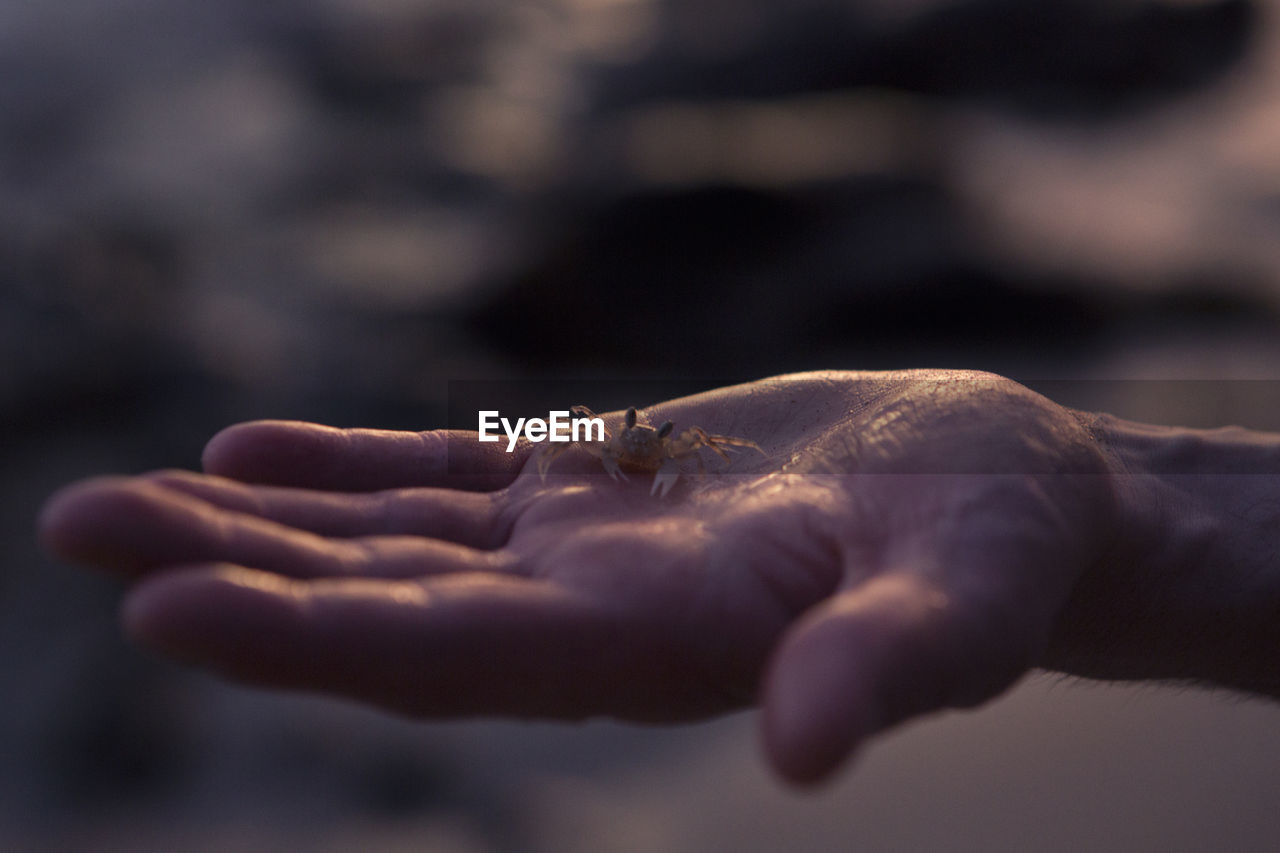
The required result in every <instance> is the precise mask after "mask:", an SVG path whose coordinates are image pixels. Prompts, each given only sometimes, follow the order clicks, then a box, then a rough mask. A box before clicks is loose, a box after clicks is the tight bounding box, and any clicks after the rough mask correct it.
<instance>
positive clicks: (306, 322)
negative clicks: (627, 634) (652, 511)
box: [0, 0, 1280, 853]
mask: <svg viewBox="0 0 1280 853" xmlns="http://www.w3.org/2000/svg"><path fill="white" fill-rule="evenodd" d="M1278 12H1280V3H1278V2H1276V0H1216V2H1201V0H1163V2H1152V0H1037V1H1036V2H1032V1H1031V0H861V2H856V0H787V1H786V2H782V0H776V2H758V3H740V2H738V3H735V2H727V0H679V2H677V0H524V2H510V0H508V2H495V0H309V2H305V3H304V2H299V0H281V2H276V3H270V4H264V3H257V2H248V1H247V0H224V2H221V3H200V2H196V0H62V2H58V3H30V2H23V0H0V501H2V502H3V504H2V505H3V512H2V513H0V536H3V539H2V540H0V541H2V543H3V545H4V548H5V554H6V559H5V562H4V568H3V573H2V574H0V649H2V650H3V653H2V654H0V697H3V702H0V755H2V756H3V760H0V848H4V849H67V848H68V846H70V847H73V848H80V849H122V850H124V849H130V850H132V849H163V848H167V849H174V848H180V849H188V850H198V849H211V850H221V849H230V848H233V847H234V848H236V849H272V848H277V847H281V846H284V845H286V844H288V845H290V846H298V845H299V844H301V845H305V846H307V847H310V848H313V849H333V850H344V849H355V848H358V847H359V848H370V847H373V848H376V849H398V848H401V847H403V848H405V849H415V850H422V849H428V850H442V851H466V852H467V853H470V851H506V850H514V851H534V853H538V851H570V853H572V851H596V850H605V849H607V850H625V851H648V850H672V851H703V850H717V849H718V850H730V849H732V850H741V851H754V850H774V849H779V848H781V847H784V846H785V847H786V848H787V849H790V850H815V851H817V850H830V849H835V848H837V847H839V848H848V849H860V850H930V849H946V850H951V851H962V850H974V851H978V850H982V851H990V850H1010V851H1012V850H1025V849H1038V850H1049V851H1052V850H1062V851H1068V850H1080V849H1090V850H1107V851H1111V850H1114V851H1122V850H1123V851H1135V850H1137V851H1143V850H1151V851H1156V850H1159V851H1173V850H1205V849H1231V850H1259V851H1261V850H1271V849H1274V845H1275V841H1276V839H1277V838H1280V812H1277V810H1276V808H1275V802H1276V795H1277V791H1278V788H1277V782H1276V768H1277V767H1280V725H1277V724H1278V723H1280V714H1278V713H1277V709H1276V707H1275V706H1273V705H1266V704H1263V703H1259V702H1256V701H1252V700H1246V699H1242V698H1240V697H1235V696H1227V695H1221V694H1210V693H1205V692H1198V691H1187V690H1177V691H1175V690H1169V689H1164V688H1157V687H1153V686H1136V687H1115V686H1099V685H1088V684H1081V683H1077V682H1073V681H1067V680H1063V679H1060V678H1058V677H1056V676H1052V675H1039V676H1033V677H1032V678H1030V679H1028V681H1026V682H1025V683H1024V684H1023V685H1022V686H1021V687H1019V688H1018V689H1016V690H1015V691H1013V692H1012V693H1011V694H1009V695H1008V696H1007V697H1005V698H1004V699H1002V700H1000V701H998V702H996V703H994V704H992V705H991V706H989V707H987V708H985V709H982V710H981V711H979V712H977V713H966V714H952V715H945V716H942V717H938V718H934V719H931V720H928V721H925V722H921V723H918V724H916V725H913V726H910V727H908V728H907V729H905V730H904V731H902V732H899V733H897V734H894V735H892V736H890V737H888V738H885V739H884V740H882V741H880V742H877V743H876V744H875V745H873V746H872V747H871V748H870V749H869V750H867V751H866V752H865V753H864V755H863V756H862V759H861V763H860V764H859V766H858V767H857V769H856V770H855V771H854V772H852V773H846V774H845V775H844V776H843V777H841V779H840V780H839V781H838V782H837V783H836V784H835V785H833V786H832V787H831V788H830V789H829V790H826V791H824V792H822V793H820V794H818V795H816V796H814V795H806V796H797V795H795V794H793V793H790V792H788V791H786V790H783V789H782V788H781V787H780V786H779V785H778V784H776V783H775V782H774V781H773V780H772V779H771V778H770V777H769V776H768V774H767V773H766V772H765V770H764V768H763V766H762V764H761V761H760V757H759V752H758V748H757V745H756V740H755V732H754V723H755V720H754V717H753V715H750V714H742V715H737V716H733V717H730V718H727V719H722V720H718V721H714V722H711V723H708V724H705V725H700V726H689V727H683V728H673V729H646V728H639V727H625V726H616V725H611V724H606V723H593V724H590V725H586V726H556V725H542V724H539V725H532V724H523V723H510V722H505V723H488V722H469V723H458V724H447V725H443V724H442V725H417V724H411V723H408V722H405V721H400V720H395V719H391V718H389V717H386V716H383V715H380V714H377V713H375V712H372V711H368V710H365V709H361V708H357V707H353V706H351V705H348V704H344V703H340V702H335V701H331V700H323V699H316V698H303V697H294V696H278V695H270V694H265V693H260V692H254V691H249V690H244V689H240V688H235V687H231V686H228V685H225V684H222V683H220V682H217V681H216V680H214V679H212V678H210V677H207V676H204V675H201V674H197V673H192V672H187V671H184V670H181V669H179V668H177V667H174V666H171V665H168V664H166V663H162V662H160V661H157V660H155V659H153V658H150V657H147V656H144V655H143V654H141V653H139V652H137V651H135V650H133V649H131V648H129V647H127V646H126V645H125V644H124V642H123V641H122V639H121V638H120V636H119V631H118V628H117V626H116V623H115V606H116V602H117V601H118V598H119V589H118V588H117V586H116V585H115V584H114V583H113V582H111V581H109V580H106V579H102V578H97V577H94V576H90V575H86V574H81V573H79V572H77V571H75V570H72V569H70V568H67V567H64V566H61V565H57V564H54V563H52V562H51V561H49V560H48V559H47V558H45V557H43V556H42V555H41V554H39V553H38V552H37V549H36V547H35V544H34V541H33V536H32V527H33V521H34V517H35V513H36V510H37V508H38V506H39V504H40V502H41V501H42V500H43V499H44V498H45V497H46V496H47V495H48V494H49V493H50V492H51V491H52V490H54V489H55V488H56V487H58V486H60V485H62V484H64V483H66V482H68V481H71V480H73V479H76V478H79V477H83V476H88V475H93V474H97V473H104V472H137V471H142V470H146V469H150V468H155V467H169V466H181V467H196V466H198V461H199V451H200V448H201V446H202V444H203V442H204V440H205V439H206V438H208V437H209V436H210V435H211V434H212V433H214V432H215V431H216V430H218V429H219V428H221V427H222V426H224V425H226V424H228V423H231V422H234V421H238V420H245V419H252V418H265V417H272V418H301V419H308V420H316V421H322V422H327V423H334V424H338V425H343V426H356V425H363V426H381V427H394V428H410V429H424V428H430V427H434V426H438V425H440V424H441V423H443V420H444V418H445V416H446V411H447V404H448V400H447V396H448V391H447V388H448V382H449V381H451V380H477V379H502V380H507V381H510V380H521V379H534V378H548V377H551V378H555V377H566V376H573V377H580V378H596V379H617V380H619V381H621V380H630V379H638V378H644V379H648V380H657V381H658V382H660V383H661V382H665V381H669V382H672V383H673V384H674V383H676V382H677V381H683V382H684V383H685V384H683V385H681V390H684V389H686V388H687V384H688V381H690V380H692V381H694V382H696V381H698V380H699V379H704V378H706V377H716V378H717V379H732V378H754V377H760V376H766V375H770V374H775V373H780V372H785V371H789V370H802V369H814V368H837V367H839V368H899V367H974V368H985V369H990V370H996V371H999V372H1002V373H1005V374H1007V375H1011V376H1013V377H1015V378H1019V379H1021V380H1023V381H1026V382H1027V383H1028V384H1030V385H1032V386H1033V387H1035V386H1036V385H1037V383H1047V384H1046V385H1045V386H1044V387H1046V388H1047V387H1050V386H1051V387H1052V388H1053V389H1055V390H1054V391H1053V392H1052V393H1053V394H1054V396H1055V397H1056V398H1057V399H1059V400H1060V401H1061V402H1064V403H1067V404H1069V405H1074V406H1078V407H1083V408H1091V409H1103V410H1109V411H1112V412H1114V413H1116V414H1119V415H1122V416H1126V417H1130V418H1134V419H1140V420H1149V421H1155V422H1165V423H1183V424H1187V425H1193V426H1211V425H1219V424H1225V423H1239V424H1243V425H1246V426H1251V427H1255V428H1260V429H1272V430H1280V394H1278V393H1277V388H1280V383H1276V382H1274V381H1268V380H1280V319H1278V318H1280V22H1278V21H1277V13H1278ZM1061 380H1067V382H1066V383H1063V382H1061ZM1119 380H1124V381H1119ZM565 402H566V403H570V402H579V401H572V400H571V401H565ZM637 402H640V401H637ZM644 402H652V401H644Z"/></svg>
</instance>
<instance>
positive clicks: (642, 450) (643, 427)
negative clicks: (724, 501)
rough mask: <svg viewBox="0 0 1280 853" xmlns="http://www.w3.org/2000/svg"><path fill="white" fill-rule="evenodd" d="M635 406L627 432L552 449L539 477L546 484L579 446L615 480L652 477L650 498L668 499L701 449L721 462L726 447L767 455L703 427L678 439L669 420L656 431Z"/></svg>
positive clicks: (581, 411) (584, 411)
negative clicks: (554, 467) (555, 465)
mask: <svg viewBox="0 0 1280 853" xmlns="http://www.w3.org/2000/svg"><path fill="white" fill-rule="evenodd" d="M569 411H570V412H571V413H572V415H573V417H574V419H578V418H594V417H596V414H595V413H594V412H592V411H591V410H590V409H588V408H587V407H586V406H573V407H571V408H570V410H569ZM639 420H640V418H639V415H637V413H636V410H635V407H634V406H633V407H632V408H630V409H627V413H626V415H625V417H624V419H623V423H624V426H623V429H622V432H620V433H618V434H617V435H612V434H611V433H610V432H609V430H608V428H607V427H606V428H605V430H604V440H603V441H581V440H580V441H576V442H564V443H558V444H551V445H548V446H547V447H546V448H545V449H544V450H543V451H542V453H541V455H539V457H538V463H537V464H538V474H539V475H540V476H541V477H542V479H543V481H544V482H545V481H546V479H547V471H548V470H550V468H551V463H552V462H553V461H554V460H555V458H556V457H557V456H559V455H560V454H561V453H564V451H566V450H568V449H569V447H571V446H572V445H574V444H577V445H578V446H579V447H581V448H582V449H583V450H586V451H587V452H588V453H590V454H591V455H592V456H595V457H596V458H597V459H599V460H600V462H601V463H602V464H603V465H604V470H605V471H606V472H608V474H609V476H610V477H612V478H613V479H615V480H617V479H622V480H626V479H627V472H631V473H633V474H635V473H652V474H654V478H653V488H652V489H650V490H649V494H651V495H652V494H655V493H656V494H657V495H658V496H659V497H666V496H667V492H669V491H671V487H672V486H674V485H675V484H676V481H677V480H678V479H680V460H682V459H687V458H689V457H691V456H692V457H695V458H698V457H697V453H698V451H699V450H701V449H702V448H704V447H706V448H710V449H711V450H712V451H714V452H715V453H716V454H717V455H718V456H720V458H722V459H726V460H727V459H728V458H729V454H727V453H725V448H729V447H749V448H751V449H752V450H755V451H757V452H759V453H761V454H763V453H764V450H762V449H761V448H760V445H758V444H756V443H755V442H754V441H751V440H750V439H746V438H735V437H734V436H731V435H711V434H708V433H707V432H706V430H704V429H702V428H701V427H696V426H694V427H689V428H688V429H686V430H685V431H684V432H682V433H680V434H679V435H673V434H672V433H673V431H674V430H675V424H673V423H672V422H671V421H665V422H664V423H663V424H662V425H661V426H659V427H657V428H654V427H651V426H649V425H647V424H643V423H640V422H639ZM698 469H699V470H700V471H701V470H702V460H701V459H700V458H698Z"/></svg>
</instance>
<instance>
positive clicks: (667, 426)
mask: <svg viewBox="0 0 1280 853" xmlns="http://www.w3.org/2000/svg"><path fill="white" fill-rule="evenodd" d="M675 426H676V425H675V424H673V423H672V422H671V421H666V422H664V423H663V424H662V426H660V427H658V438H666V437H667V436H669V435H671V430H673V429H675Z"/></svg>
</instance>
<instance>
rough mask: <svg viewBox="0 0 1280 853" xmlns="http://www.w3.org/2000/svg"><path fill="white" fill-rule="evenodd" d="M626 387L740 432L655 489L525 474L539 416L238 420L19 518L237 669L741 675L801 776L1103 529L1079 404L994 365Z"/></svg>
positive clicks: (409, 679)
mask: <svg viewBox="0 0 1280 853" xmlns="http://www.w3.org/2000/svg"><path fill="white" fill-rule="evenodd" d="M576 402H587V401H566V403H576ZM637 402H640V401H637ZM645 414H646V415H647V416H648V417H649V419H650V422H651V423H655V424H656V423H659V422H661V421H664V420H668V419H669V420H672V421H674V422H675V423H676V426H677V429H682V428H685V427H688V426H693V425H698V426H701V427H703V428H705V429H706V430H707V431H708V432H712V433H722V434H729V435H735V436H740V437H743V438H748V439H751V440H754V441H755V442H757V443H758V444H759V445H760V446H761V447H762V448H763V450H764V454H757V453H754V452H742V453H738V454H735V455H734V457H733V462H732V464H731V465H725V464H724V463H722V462H720V461H719V460H717V459H716V458H715V457H714V456H712V455H711V454H710V453H709V452H706V455H707V456H708V457H709V459H708V463H709V464H708V469H709V472H708V473H706V474H703V475H699V474H696V473H693V472H692V467H693V466H690V468H691V470H690V473H689V474H688V475H687V476H682V477H681V479H680V481H679V483H678V484H677V485H676V487H675V489H674V490H672V492H671V493H670V494H669V495H668V496H667V497H666V498H657V497H653V496H651V495H650V486H651V482H650V479H651V478H648V477H634V476H633V477H632V478H631V480H630V481H629V482H617V481H614V480H612V479H610V478H609V477H607V476H605V475H604V473H603V470H602V468H601V465H600V462H599V461H598V460H596V459H594V458H592V457H591V456H589V455H588V454H586V453H582V452H580V451H570V452H568V453H565V454H563V455H561V456H560V457H558V458H557V459H556V462H555V465H554V466H553V468H552V473H551V474H550V475H549V476H548V477H547V478H546V479H545V480H544V479H543V478H541V477H540V476H539V475H538V471H537V465H536V459H535V454H536V449H535V448H533V447H531V446H530V445H528V444H524V445H522V446H521V447H519V448H517V450H516V451H515V452H514V453H511V454H508V453H506V452H505V449H504V447H503V446H501V445H498V444H480V443H478V442H477V441H476V437H475V434H474V433H460V432H444V431H436V432H428V433H399V432H385V431H374V430H335V429H332V428H328V427H321V426H318V425H314V424H302V423H287V422H256V423H249V424H242V425H239V426H236V427H232V428H230V429H229V430H226V431H224V432H223V433H221V434H220V435H218V436H217V437H215V439H214V440H213V441H212V442H210V445H209V447H208V449H207V450H206V454H205V468H206V471H207V472H208V473H207V474H204V475H201V474H195V473H188V472H177V471H169V472H160V473H157V474H151V475H146V476H142V477H133V478H103V479H98V480H92V481H88V482H86V483H82V484H78V485H76V486H72V487H70V488H68V489H67V490H64V491H63V492H62V493H60V494H59V495H57V496H55V497H54V498H53V499H52V500H51V501H50V503H49V505H48V506H47V507H46V510H45V513H44V516H43V519H42V536H43V538H44V540H45V542H46V544H47V545H48V547H50V549H51V550H53V551H54V552H55V553H58V554H59V555H61V556H64V557H65V558H67V559H71V560H76V561H79V562H85V563H89V564H93V565H97V566H101V567H103V568H106V569H108V570H111V571H114V572H117V573H120V574H122V575H125V576H127V577H129V578H131V579H137V581H138V582H137V583H136V585H135V587H134V588H133V589H132V590H131V592H130V594H129V597H128V598H127V600H126V605H125V621H126V625H127V627H128V629H129V630H130V632H131V633H132V634H133V635H134V636H135V637H137V638H138V639H139V640H140V641H142V642H144V643H146V644H148V645H151V646H153V647H156V648H158V649H160V650H162V651H164V652H166V653H168V654H170V655H172V656H174V657H177V658H179V659H183V660H187V661H190V662H193V663H196V664H199V665H202V666H207V667H209V668H212V669H214V670H216V671H218V672H220V673H223V674H224V675H226V676H228V677H231V678H235V679H238V680H242V681H246V682H249V683H255V684H264V685H272V686H278V687H291V688H306V689H316V690H323V691H329V692H334V693H339V694H343V695H348V696H353V697H356V698H360V699H363V700H366V701H370V702H373V703H376V704H378V705H381V706H383V707H387V708H389V709H393V710H397V711H401V712H406V713H410V714H413V715H419V716H426V717H448V716H461V715H474V714H484V715H518V716H545V717H559V718H581V717H585V716H591V715H609V716H614V717H619V718H624V719H635V720H648V721H675V720H684V719H694V718H699V717H704V716H708V715H711V714H715V713H718V712H722V711H726V710H731V709H734V708H738V707H743V706H746V705H750V704H752V703H754V702H757V701H759V702H761V703H762V704H763V706H764V710H765V719H764V723H765V739H766V745H767V747H768V750H769V753H770V755H771V757H772V758H773V760H774V762H775V764H776V765H777V767H778V768H779V769H780V771H781V772H782V773H783V774H784V775H786V776H788V777H789V778H792V779H794V780H797V781H809V780H814V779H818V778H821V777H823V776H825V775H826V774H827V773H829V772H830V770H832V769H833V768H834V767H835V766H836V765H837V764H838V763H839V762H840V761H841V760H842V759H843V758H844V756H846V755H847V754H848V753H849V751H851V750H852V748H853V747H854V746H855V745H856V744H857V743H858V742H859V741H861V740H862V739H864V738H865V737H867V736H868V735H870V734H872V733H874V732H876V731H879V730H881V729H883V728H885V727H887V726H889V725H892V724H893V723H895V722H898V721H900V720H902V719H904V718H906V717H909V716H912V715H915V714H919V713H923V712H927V711H930V710H934V709H937V708H942V707H949V706H957V705H969V704H973V703H976V702H980V701H983V700H985V699H987V698H990V697H991V696H994V695H996V694H997V693H999V692H1000V691H1002V690H1003V689H1005V688H1006V687H1008V686H1009V685H1010V684H1012V683H1013V682H1014V681H1015V680H1016V679H1017V678H1018V677H1019V676H1020V675H1021V674H1022V673H1023V672H1024V671H1026V669H1027V668H1028V667H1030V666H1032V665H1034V664H1035V663H1037V661H1039V660H1040V659H1041V657H1042V655H1043V654H1044V650H1045V648H1046V645H1047V644H1048V643H1049V642H1050V640H1051V637H1052V635H1053V634H1054V632H1055V630H1057V628H1056V626H1055V618H1056V616H1057V614H1058V613H1059V611H1060V610H1061V609H1062V607H1063V605H1064V603H1065V602H1066V600H1067V598H1068V596H1069V594H1070V592H1071V589H1072V587H1073V585H1074V584H1075V582H1076V580H1077V579H1078V578H1079V577H1080V575H1081V574H1082V573H1083V572H1084V571H1085V570H1086V569H1087V568H1088V567H1089V566H1090V565H1091V564H1092V563H1093V562H1094V561H1095V560H1096V559H1097V557H1098V555H1099V553H1100V552H1101V549H1102V546H1103V544H1104V543H1105V541H1106V538H1107V535H1108V533H1107V525H1106V523H1105V521H1106V519H1107V518H1108V517H1109V511H1108V500H1109V493H1108V491H1107V489H1106V487H1105V478H1103V477H1098V476H1096V475H1097V474H1098V473H1101V472H1102V462H1101V459H1100V457H1099V456H1098V454H1097V451H1096V450H1095V449H1094V448H1093V446H1092V445H1091V443H1090V441H1089V440H1088V438H1087V435H1086V433H1085V431H1084V429H1083V428H1082V427H1081V426H1080V424H1079V423H1078V421H1077V420H1076V418H1075V417H1074V416H1073V415H1072V414H1071V413H1070V412H1068V411H1067V410H1064V409H1061V408H1059V407H1057V406H1054V405H1053V404H1051V403H1049V402H1048V401H1047V400H1044V399H1043V398H1040V397H1038V396H1036V395H1034V394H1032V393H1031V392H1029V391H1027V390H1026V389H1025V388H1022V387H1021V386H1018V385H1016V384H1015V383H1012V382H1009V381H1008V380H1003V379H1000V378H998V377H992V376H988V375H983V374H958V373H944V372H928V373H925V372H907V373H894V374H858V373H814V374H800V375H795V376H788V377H780V378H776V379H770V380H763V381H760V382H755V383H749V384H746V385H739V386H734V387H730V388H724V389H719V390H716V391H712V392H708V393H705V394H700V395H697V396H694V397H688V398H682V399H679V400H675V401H670V402H667V403H661V404H658V405H656V406H653V407H651V408H649V409H647V410H645ZM606 418H607V419H611V420H612V421H613V424H611V425H616V423H617V421H618V420H619V419H620V415H619V414H618V413H614V414H612V415H607V416H606ZM704 452H705V451H704Z"/></svg>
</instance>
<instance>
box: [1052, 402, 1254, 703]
mask: <svg viewBox="0 0 1280 853" xmlns="http://www.w3.org/2000/svg"><path fill="white" fill-rule="evenodd" d="M1089 425H1090V428H1091V430H1092V432H1093V434H1094V436H1095V438H1096V439H1097V441H1098V442H1099V444H1100V445H1101V447H1102V449H1103V450H1104V453H1105V454H1106V455H1107V457H1108V459H1109V462H1110V465H1111V467H1112V469H1113V473H1112V474H1111V478H1112V482H1113V484H1114V488H1115V493H1116V507H1117V512H1118V518H1117V519H1116V526H1115V533H1114V539H1113V543H1112V546H1111V548H1110V549H1108V551H1107V553H1106V555H1105V556H1104V557H1103V558H1102V559H1101V560H1100V561H1099V562H1098V564H1097V565H1095V566H1094V567H1093V568H1092V570H1091V571H1090V572H1089V573H1088V574H1086V576H1085V577H1084V578H1083V579H1082V580H1081V582H1080V583H1079V585H1078V586H1077V587H1076V589H1075V592H1074V594H1073V596H1072V598H1071V600H1070V602H1069V604H1068V606H1067V608H1066V610H1065V611H1064V613H1063V614H1062V617H1061V618H1060V619H1059V621H1058V626H1059V627H1058V630H1057V632H1056V634H1055V638H1054V642H1053V644H1052V646H1051V648H1050V654H1049V657H1048V661H1047V663H1048V665H1050V666H1052V667H1054V668H1056V669H1061V670H1063V671H1066V672H1070V673H1074V674H1079V675H1085V676H1090V677H1097V678H1115V679H1168V680H1191V681H1199V682H1209V683H1213V684H1218V685H1221V686H1225V687H1231V688H1236V689H1242V690H1248V691H1251V692H1256V693H1263V694H1267V695H1270V696H1277V697H1280V435H1274V434H1268V433H1260V432H1253V431H1249V430H1243V429H1239V428H1227V429H1220V430H1207V431H1205V430H1189V429H1181V428H1172V427H1154V426H1148V425H1144V424H1136V423H1130V422H1126V421H1122V420H1119V419H1116V418H1112V417H1110V416H1100V417H1096V418H1090V419H1089Z"/></svg>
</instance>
